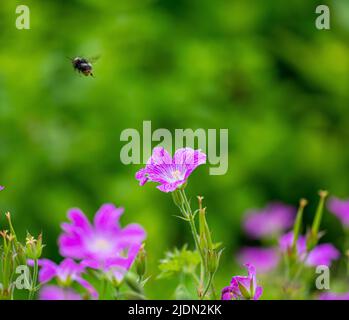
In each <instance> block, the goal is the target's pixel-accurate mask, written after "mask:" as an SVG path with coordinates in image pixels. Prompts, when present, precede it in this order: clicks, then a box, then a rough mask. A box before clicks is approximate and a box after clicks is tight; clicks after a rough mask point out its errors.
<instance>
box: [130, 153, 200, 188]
mask: <svg viewBox="0 0 349 320" xmlns="http://www.w3.org/2000/svg"><path fill="white" fill-rule="evenodd" d="M204 163H206V154H204V153H203V152H201V151H200V150H193V149H191V148H182V149H178V150H177V151H176V152H175V154H174V156H173V158H172V157H171V156H170V154H169V153H168V152H167V151H166V150H165V149H164V148H162V147H156V148H154V149H153V154H152V156H151V157H150V159H149V160H148V162H147V165H146V166H145V168H143V169H140V170H139V171H138V172H137V173H136V179H137V180H138V181H139V184H140V185H141V186H143V185H144V184H145V183H146V182H148V181H152V182H157V183H159V184H160V185H158V186H157V188H158V189H159V190H161V191H163V192H172V191H174V190H176V189H177V188H178V187H180V186H182V185H183V184H185V183H186V182H187V180H188V178H189V176H190V174H191V173H192V172H193V171H194V170H195V169H196V167H198V166H199V165H201V164H204Z"/></svg>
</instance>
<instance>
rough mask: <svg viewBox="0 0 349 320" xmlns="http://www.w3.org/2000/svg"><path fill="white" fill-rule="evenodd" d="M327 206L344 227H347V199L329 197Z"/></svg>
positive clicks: (348, 210) (348, 201)
mask: <svg viewBox="0 0 349 320" xmlns="http://www.w3.org/2000/svg"><path fill="white" fill-rule="evenodd" d="M327 207H328V210H329V211H330V212H332V213H333V214H334V215H336V216H337V218H338V219H339V220H340V221H341V222H342V223H343V225H344V226H345V227H348V228H349V200H341V199H338V198H335V197H331V198H330V199H329V201H328V204H327Z"/></svg>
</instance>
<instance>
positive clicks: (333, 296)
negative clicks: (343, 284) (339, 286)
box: [319, 292, 349, 300]
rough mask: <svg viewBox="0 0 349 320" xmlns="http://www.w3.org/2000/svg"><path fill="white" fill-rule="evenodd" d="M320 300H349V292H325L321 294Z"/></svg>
mask: <svg viewBox="0 0 349 320" xmlns="http://www.w3.org/2000/svg"><path fill="white" fill-rule="evenodd" d="M319 300H349V292H345V293H333V292H325V293H321V294H320V295H319Z"/></svg>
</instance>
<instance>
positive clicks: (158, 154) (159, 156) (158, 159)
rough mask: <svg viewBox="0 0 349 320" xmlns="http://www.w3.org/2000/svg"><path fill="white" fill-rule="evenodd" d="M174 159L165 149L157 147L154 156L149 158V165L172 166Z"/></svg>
mask: <svg viewBox="0 0 349 320" xmlns="http://www.w3.org/2000/svg"><path fill="white" fill-rule="evenodd" d="M171 163H172V158H171V156H170V154H169V153H168V152H167V151H166V149H165V148H163V147H155V148H154V149H153V153H152V156H151V157H150V158H149V160H148V162H147V165H149V164H152V165H160V164H171Z"/></svg>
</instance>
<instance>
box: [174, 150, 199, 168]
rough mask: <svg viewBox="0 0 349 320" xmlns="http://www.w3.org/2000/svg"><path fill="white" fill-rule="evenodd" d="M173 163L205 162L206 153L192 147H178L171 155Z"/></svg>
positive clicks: (195, 164)
mask: <svg viewBox="0 0 349 320" xmlns="http://www.w3.org/2000/svg"><path fill="white" fill-rule="evenodd" d="M173 163H174V164H185V165H187V166H193V167H194V168H196V167H197V166H199V165H201V164H204V163H206V154H205V153H203V152H201V150H194V149H192V148H182V149H178V150H177V151H176V153H175V154H174V156H173Z"/></svg>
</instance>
